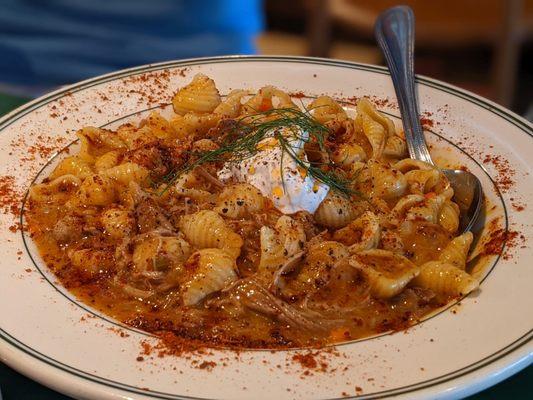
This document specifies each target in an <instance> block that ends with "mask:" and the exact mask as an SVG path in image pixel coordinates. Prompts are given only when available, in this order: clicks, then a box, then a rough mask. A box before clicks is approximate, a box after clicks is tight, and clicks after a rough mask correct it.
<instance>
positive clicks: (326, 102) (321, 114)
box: [308, 96, 348, 124]
mask: <svg viewBox="0 0 533 400" xmlns="http://www.w3.org/2000/svg"><path fill="white" fill-rule="evenodd" d="M308 110H309V111H310V112H311V115H312V116H313V118H314V119H316V120H317V121H318V122H320V123H321V124H324V123H326V122H328V121H331V120H333V119H336V120H338V121H343V120H345V119H347V118H348V115H347V114H346V111H344V109H343V108H342V107H341V106H340V104H339V103H337V102H336V101H335V100H333V99H332V98H331V97H329V96H320V97H317V98H316V99H315V100H313V101H312V102H311V104H309V107H308Z"/></svg>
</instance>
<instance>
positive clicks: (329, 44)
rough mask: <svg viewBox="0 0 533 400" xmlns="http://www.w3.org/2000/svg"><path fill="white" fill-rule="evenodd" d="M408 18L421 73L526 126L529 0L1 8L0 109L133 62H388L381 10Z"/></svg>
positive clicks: (24, 0)
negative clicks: (401, 7)
mask: <svg viewBox="0 0 533 400" xmlns="http://www.w3.org/2000/svg"><path fill="white" fill-rule="evenodd" d="M397 4H408V5H410V6H411V7H412V8H413V9H414V12H415V15H416V20H417V22H416V23H417V26H416V36H417V38H416V40H417V45H416V63H415V64H416V72H417V73H420V74H424V75H427V76H430V77H434V78H437V79H441V80H444V81H446V82H450V83H453V84H456V85H458V86H461V87H463V88H466V89H469V90H471V91H473V92H475V93H478V94H480V95H482V96H485V97H488V98H490V99H492V100H494V101H496V102H498V103H500V104H502V105H504V106H506V107H509V108H511V109H513V110H514V111H516V112H518V113H520V114H522V115H526V116H527V117H529V119H533V57H532V55H533V43H532V38H533V0H432V1H427V0H410V1H409V0H406V1H403V2H398V1H393V0H291V1H287V0H196V1H194V0H150V1H146V0H128V1H127V2H124V1H122V0H91V1H83V0H78V1H76V0H0V7H1V9H0V52H1V54H2V57H0V93H1V94H2V95H5V94H7V95H8V98H7V99H6V97H5V96H3V97H0V104H1V105H4V106H5V103H6V101H8V102H13V101H15V102H17V101H22V100H23V99H27V98H31V97H35V96H37V95H40V94H42V93H44V92H46V91H49V90H51V89H53V88H56V87H58V86H60V85H64V84H68V83H72V82H76V81H79V80H81V79H85V78H88V77H92V76H95V75H99V74H102V73H106V72H109V71H113V70H117V69H121V68H126V67H130V66H134V65H139V64H146V63H151V62H157V61H165V60H171V59H179V58H188V57H200V56H213V55H223V54H286V55H310V56H318V57H331V58H339V59H344V60H352V61H358V62H365V63H372V64H383V58H382V56H381V54H380V52H379V50H378V48H377V47H376V44H375V42H374V38H373V33H372V27H373V24H374V20H375V18H376V16H377V15H378V14H379V12H380V11H382V10H383V9H385V8H387V7H391V6H393V5H397Z"/></svg>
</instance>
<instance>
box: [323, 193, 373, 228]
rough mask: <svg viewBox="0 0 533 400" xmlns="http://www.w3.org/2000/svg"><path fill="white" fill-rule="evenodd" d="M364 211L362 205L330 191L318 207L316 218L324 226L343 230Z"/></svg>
mask: <svg viewBox="0 0 533 400" xmlns="http://www.w3.org/2000/svg"><path fill="white" fill-rule="evenodd" d="M363 211H364V209H363V208H362V206H361V204H358V203H356V202H354V201H352V200H351V199H348V198H346V197H343V196H341V195H339V194H337V193H335V192H333V191H330V192H329V193H328V195H327V196H326V198H325V199H324V201H322V203H320V206H318V208H317V210H316V212H315V214H314V218H315V221H316V222H317V223H319V224H320V225H322V226H326V227H328V228H342V227H343V226H346V225H348V224H349V223H350V222H352V221H353V220H354V219H356V218H357V217H358V216H359V215H361V214H362V213H363Z"/></svg>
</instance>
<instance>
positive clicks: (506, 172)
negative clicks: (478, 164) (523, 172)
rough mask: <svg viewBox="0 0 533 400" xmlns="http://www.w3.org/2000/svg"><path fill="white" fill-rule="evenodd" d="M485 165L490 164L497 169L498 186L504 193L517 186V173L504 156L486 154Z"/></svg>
mask: <svg viewBox="0 0 533 400" xmlns="http://www.w3.org/2000/svg"><path fill="white" fill-rule="evenodd" d="M483 163H484V164H490V165H492V166H493V167H494V168H495V169H496V172H497V173H498V175H497V176H496V179H495V180H496V185H497V186H498V188H499V189H500V190H501V191H502V192H507V191H509V190H510V189H511V188H512V187H513V185H514V184H515V181H514V176H515V175H516V171H515V170H514V169H513V168H512V167H511V165H510V164H509V161H508V160H506V159H504V158H503V157H502V156H498V155H494V154H485V157H484V158H483Z"/></svg>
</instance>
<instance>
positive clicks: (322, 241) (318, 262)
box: [27, 99, 458, 348]
mask: <svg viewBox="0 0 533 400" xmlns="http://www.w3.org/2000/svg"><path fill="white" fill-rule="evenodd" d="M259 104H260V105H261V107H269V108H270V107H272V105H271V104H272V103H271V101H270V99H268V101H267V100H265V99H263V101H260V102H259ZM206 115H210V116H212V117H210V118H215V117H216V118H219V119H218V120H217V121H215V122H216V123H212V122H210V120H207V122H205V124H208V126H207V127H205V128H202V127H200V128H196V131H194V133H191V134H190V135H189V136H184V135H183V133H182V132H183V131H182V130H180V129H182V126H181V125H179V124H182V120H181V119H180V118H175V119H174V120H170V121H168V120H165V119H164V118H162V117H161V116H159V115H157V114H154V115H152V116H151V117H150V118H149V119H147V120H145V121H143V123H142V124H141V126H140V127H135V126H132V125H126V126H123V127H121V128H119V129H118V131H103V130H99V131H98V130H97V131H81V134H80V135H81V136H82V138H84V139H85V140H84V141H83V145H82V150H81V153H80V155H77V156H74V158H73V159H71V160H70V164H68V166H67V164H66V163H61V164H60V165H59V166H58V167H57V168H56V170H55V171H54V173H53V174H52V176H51V177H49V178H47V179H45V181H43V182H42V183H41V184H39V185H37V186H35V187H34V188H33V189H32V191H31V193H30V200H29V207H28V212H27V220H28V226H29V229H30V232H31V236H32V238H33V240H34V241H35V243H36V244H37V247H38V249H39V252H40V254H41V256H42V257H43V259H44V261H45V262H46V264H47V265H48V267H49V268H50V269H51V270H52V271H53V273H54V274H55V275H56V276H57V278H58V279H59V281H60V282H61V283H62V284H63V285H64V286H65V287H66V288H67V289H68V290H69V291H71V292H72V293H73V294H75V295H76V296H77V297H78V298H79V299H81V300H82V301H83V302H84V303H87V304H89V305H90V306H92V307H94V308H96V309H98V310H100V311H101V312H102V313H104V314H106V315H109V316H111V317H112V318H115V319H117V320H119V321H121V322H123V323H125V324H128V325H130V326H133V327H136V328H140V329H143V330H146V331H149V332H155V333H160V332H172V333H174V334H175V335H177V336H180V337H183V338H190V339H197V340H201V341H203V342H205V343H206V344H207V345H213V346H231V347H240V348H243V347H244V348H247V347H248V348H260V347H268V348H286V347H291V346H316V345H323V344H326V343H337V342H342V341H347V340H351V339H358V338H362V337H366V336H370V335H374V334H378V333H380V332H386V331H390V330H399V329H403V328H406V327H408V326H410V325H412V324H414V323H416V322H417V321H419V320H420V319H421V318H423V317H424V316H425V315H427V314H428V313H430V312H432V311H433V310H435V309H437V308H438V307H441V306H442V305H444V304H446V303H447V302H448V301H449V300H450V299H451V298H452V297H454V296H452V295H448V294H446V293H439V292H436V291H435V290H432V289H431V288H428V287H423V286H420V285H417V284H415V283H413V282H412V281H411V282H407V281H405V282H404V283H401V282H400V283H397V284H396V285H400V286H401V287H399V289H398V287H397V286H394V287H393V288H392V289H390V288H386V290H384V291H383V290H381V291H380V286H379V285H378V284H377V283H375V282H374V281H373V279H381V278H382V277H386V278H390V279H391V280H395V279H396V280H397V279H400V278H399V277H398V276H399V275H400V274H401V273H403V272H404V271H408V272H409V271H410V270H412V271H415V272H414V273H413V276H416V275H417V274H418V271H420V269H421V268H422V266H423V265H424V263H426V262H428V261H432V260H437V259H438V258H439V255H440V254H441V253H442V251H443V249H444V248H446V246H447V245H448V244H449V243H450V241H451V240H452V239H453V238H454V237H456V236H457V235H458V233H457V232H456V230H455V231H451V230H450V228H446V226H445V225H443V224H442V223H441V222H440V219H439V218H440V217H439V214H438V213H437V214H436V216H437V217H438V218H436V219H435V218H433V220H431V218H430V216H428V217H427V218H426V217H417V215H418V214H413V213H412V215H411V214H409V210H407V211H405V210H403V211H395V210H396V209H395V206H396V205H397V204H398V202H399V201H400V199H401V198H403V197H405V196H408V195H414V194H416V195H421V196H422V197H421V199H422V200H420V199H419V200H417V201H416V202H414V203H413V205H411V207H419V208H423V207H426V206H427V205H429V204H430V202H431V201H432V199H434V198H435V196H440V194H439V193H445V191H446V190H447V186H446V182H445V181H442V178H439V179H441V180H440V181H438V182H437V183H435V184H434V185H433V187H431V188H429V189H428V190H427V192H426V193H424V192H422V193H421V194H420V193H419V192H417V191H416V190H418V189H416V187H415V186H413V184H412V183H409V182H408V181H407V180H406V178H405V176H407V175H406V174H407V172H405V173H402V172H400V171H399V170H398V169H396V168H394V167H393V165H394V163H396V162H397V161H398V160H400V159H403V158H405V154H403V153H402V154H403V155H398V156H390V155H389V156H386V157H385V156H384V157H383V159H382V160H380V161H379V162H378V161H376V160H373V161H372V162H367V161H365V162H364V163H363V165H362V166H361V167H360V168H359V169H358V170H357V172H356V173H355V174H348V173H347V172H346V171H347V170H348V169H349V168H351V166H350V165H343V166H342V168H344V170H342V168H341V166H335V165H333V164H332V165H331V167H330V168H338V169H339V173H343V174H346V176H347V177H348V178H347V179H348V182H349V184H350V185H351V187H352V188H353V193H352V194H350V195H349V196H347V197H343V196H340V197H338V198H334V199H333V200H332V201H331V204H332V205H333V206H334V207H337V208H335V209H334V210H335V211H334V214H336V215H334V216H328V214H326V213H325V211H324V212H323V213H322V216H320V215H319V214H318V213H319V212H320V210H318V211H317V213H315V215H311V214H310V213H307V212H303V211H302V212H298V213H296V214H293V215H290V216H288V217H289V219H288V221H289V223H288V225H287V226H288V227H289V228H287V229H289V231H286V232H285V233H283V234H282V230H281V229H282V228H280V221H282V220H283V218H284V217H286V216H283V214H282V213H280V212H279V211H278V210H276V208H275V207H273V204H272V202H271V200H270V199H268V198H263V199H261V201H257V199H256V200H253V201H252V200H249V199H248V197H246V196H248V195H250V194H249V193H248V194H246V196H245V195H243V197H242V198H239V197H237V200H236V202H235V203H231V204H229V203H228V204H229V205H228V206H224V204H226V203H223V202H222V199H228V198H230V199H231V196H230V197H228V196H229V195H228V192H227V190H228V188H229V189H230V190H231V188H233V187H239V186H238V185H239V183H237V182H229V183H227V184H225V185H221V184H220V182H217V180H216V178H214V177H216V172H217V170H219V169H220V168H221V163H220V162H212V163H206V164H204V165H202V168H201V169H198V168H197V169H195V170H192V171H188V172H187V175H186V179H185V178H184V180H183V182H184V183H183V182H182V183H180V184H179V185H181V186H178V183H176V184H174V186H172V187H170V188H167V190H164V191H162V190H161V188H163V187H164V185H165V182H167V181H168V174H169V173H170V172H172V171H175V170H177V169H178V170H179V169H180V168H183V166H186V165H187V163H188V162H190V160H191V159H193V158H194V157H195V156H196V153H194V151H193V150H192V149H194V148H197V147H200V145H202V146H206V143H207V144H208V145H209V146H211V147H212V148H215V149H216V148H218V147H219V146H221V145H222V144H223V141H222V139H223V137H224V134H225V132H226V129H227V127H228V126H230V127H231V126H232V119H231V118H222V119H220V117H217V116H216V114H206ZM347 121H351V122H349V123H348V122H347ZM358 123H359V122H357V119H356V120H355V121H353V120H343V122H342V123H340V122H338V121H336V122H335V123H328V122H325V125H326V126H327V127H328V129H329V136H328V137H327V145H328V146H330V148H331V149H335V148H337V147H338V145H339V144H340V143H344V142H346V141H351V143H353V145H354V146H355V145H357V146H360V147H361V148H362V150H361V151H363V152H364V153H365V154H367V157H368V158H370V157H371V154H372V152H373V147H372V145H371V141H370V140H369V139H368V138H367V137H366V136H365V134H364V130H363V128H362V127H361V126H359V125H357V124H358ZM209 124H211V125H209ZM151 132H152V133H151ZM154 132H155V133H154ZM156 133H157V134H156ZM83 135H85V136H83ZM350 135H351V136H350ZM206 140H208V141H209V143H208V142H206ZM200 141H202V142H200ZM83 146H85V147H83ZM195 146H196V147H195ZM311 147H313V146H311ZM312 151H313V152H314V154H313V155H311V153H310V154H309V159H312V158H313V157H317V158H316V159H317V160H319V156H320V154H317V153H318V152H317V149H316V146H315V147H314V148H313V150H312ZM322 156H323V155H322ZM395 157H396V158H395ZM317 162H319V161H317ZM341 162H342V163H344V164H346V161H345V160H344V159H342V160H341ZM372 163H373V164H372ZM124 165H126V166H128V168H129V169H128V171H127V173H126V172H124V171H122V172H120V173H119V172H117V170H116V168H117V167H119V166H124ZM317 165H319V164H317ZM114 168H115V169H114ZM343 171H344V172H343ZM248 172H249V173H250V174H253V173H254V172H255V170H249V171H248ZM304 172H305V171H304ZM383 177H384V178H383ZM380 179H381V180H380ZM89 181H90V182H92V183H91V185H92V186H90V185H89V183H88V182H89ZM180 182H181V181H180ZM380 182H384V183H380ZM241 185H242V184H241ZM380 185H381V186H380ZM276 189H278V188H276ZM252 191H253V190H252ZM435 192H438V193H437V194H435ZM223 193H224V194H223ZM331 193H332V196H333V195H334V194H335V193H334V191H333V189H332V191H331ZM230 194H231V193H230ZM276 195H277V196H282V195H283V190H282V188H279V193H276ZM250 196H251V195H250ZM442 196H444V194H442ZM443 198H444V197H443ZM224 201H231V200H224ZM446 201H449V199H447V200H446ZM221 202H222V203H221ZM221 204H222V205H221ZM231 207H237V211H238V216H233V217H232V216H228V215H230V214H231V212H233V211H232V208H231ZM239 207H241V208H239ZM411 209H412V210H414V208H411ZM206 210H207V211H212V210H217V211H216V212H212V214H217V213H218V214H217V215H218V216H217V217H216V218H218V219H216V218H215V219H212V221H215V222H211V223H209V224H206V225H207V226H202V227H201V228H202V229H204V228H205V229H206V230H209V229H211V228H212V226H215V225H216V224H218V223H220V224H223V228H216V229H215V228H213V229H212V231H213V232H215V233H211V234H216V232H222V231H223V232H225V233H223V234H222V235H221V236H219V237H217V239H216V241H214V242H213V241H212V243H213V244H210V245H205V244H203V242H202V240H204V239H203V238H200V239H198V238H195V236H194V235H193V234H192V233H187V229H184V226H183V225H182V222H181V221H182V220H183V217H184V216H194V215H199V213H200V212H205V211H206ZM210 215H211V214H210ZM236 215H237V214H236ZM413 215H415V216H414V217H413ZM422 215H423V214H422ZM341 217H342V218H345V219H346V220H345V221H344V222H339V223H338V222H331V221H330V220H331V219H332V218H333V219H335V218H341ZM213 218H214V217H213ZM364 218H370V219H368V221H370V222H368V221H367V220H366V219H364ZM216 221H219V222H216ZM220 221H222V222H220ZM360 221H363V222H360ZM365 221H367V222H365ZM285 222H287V219H285ZM372 223H375V224H376V226H377V228H376V229H377V230H376V231H375V232H374V231H371V229H370V227H371V224H372ZM211 225H212V226H211ZM217 226H218V225H217ZM221 226H222V225H221ZM265 229H266V231H265ZM210 232H211V231H210ZM267 232H272V234H273V235H274V239H272V240H273V242H272V243H273V244H272V243H271V246H273V248H281V249H282V251H278V250H276V251H278V252H279V254H278V255H277V256H275V257H274V256H272V255H271V254H270V253H268V252H266V250H265V249H266V248H265V246H266V244H265V243H266V242H265V240H266V239H265V238H266V234H267ZM231 235H233V236H231ZM235 235H237V236H235ZM283 235H285V236H283ZM291 235H292V236H291ZM372 235H374V236H372ZM230 236H231V237H234V236H235V237H238V238H239V240H237V241H236V243H237V244H236V245H235V246H236V247H231V248H230V247H227V246H226V245H225V241H226V240H228V239H227V238H228V237H230ZM293 236H294V237H298V239H294V240H293V242H290V240H292V239H290V238H291V237H293ZM234 239H235V238H234ZM205 240H207V239H205ZM205 240H204V242H205ZM235 240H236V239H235ZM235 240H234V241H235ZM239 241H240V242H239ZM365 241H366V242H365ZM289 242H290V243H289ZM287 243H289V244H287ZM225 246H226V247H225ZM276 246H278V247H276ZM280 246H281V247H280ZM283 246H285V247H283ZM358 246H359V247H358ZM206 247H213V248H214V250H215V252H214V253H213V254H222V255H223V256H224V257H225V258H224V260H225V261H224V260H222V259H216V258H215V259H214V261H212V265H211V264H205V262H204V261H202V260H203V258H202V257H205V254H206V253H205V252H204V253H203V252H202V251H205V249H206ZM235 249H236V251H235ZM283 249H284V250H283ZM226 250H227V251H226ZM365 251H369V252H370V253H368V254H370V255H367V256H361V257H359V258H357V257H356V255H357V253H358V252H363V253H361V254H366V253H364V252H365ZM375 251H378V253H376V254H378V256H379V257H385V258H382V260H383V261H382V262H380V263H378V264H376V263H375V261H372V260H379V258H373V257H374V255H372V254H374V253H372V252H375ZM272 252H274V250H272ZM379 252H381V253H379ZM233 253H236V256H235V257H236V258H232V257H233V256H232V254H233ZM269 254H270V255H269ZM276 254H277V253H276ZM354 254H355V255H354ZM383 254H385V256H383ZM267 256H269V257H271V258H272V259H273V260H275V261H271V262H270V263H266V264H265V259H266V257H267ZM389 256H390V257H389ZM276 257H277V258H276ZM376 257H377V256H376ZM387 257H389V258H387ZM398 259H401V260H402V261H401V265H400V264H398V263H397V260H398ZM221 260H222V261H221ZM228 260H229V261H228ZM394 260H396V261H394ZM223 261H224V262H226V263H233V264H232V265H233V266H232V267H231V266H230V267H229V269H228V267H224V268H226V269H223V265H222V264H223ZM202 263H204V264H202ZM358 263H359V264H358ZM361 263H363V264H364V265H361ZM373 263H374V264H373ZM206 265H207V267H206ZM265 265H266V266H265ZM202 268H211V269H207V270H205V269H202ZM215 270H216V271H218V272H217V274H218V275H217V274H214V273H213V277H211V275H210V274H211V273H212V271H215ZM202 271H203V272H202ZM206 271H207V272H206ZM224 274H225V275H224ZM206 275H207V276H208V278H209V279H211V280H209V279H207V280H204V281H201V279H203V278H205V276H206ZM215 275H216V276H215ZM222 276H224V277H225V278H224V279H222V278H221V277H222ZM217 279H218V280H217ZM409 279H412V276H411V277H410V278H409ZM199 280H200V281H201V282H203V283H201V284H197V282H198V281H199ZM195 282H196V283H195ZM381 284H383V282H381ZM192 285H196V286H194V287H195V290H198V291H199V293H200V295H199V296H200V297H191V298H192V299H193V300H187V299H188V297H186V295H187V290H190V287H191V286H192ZM389 289H390V290H393V293H392V294H390V290H389ZM195 293H196V292H195Z"/></svg>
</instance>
